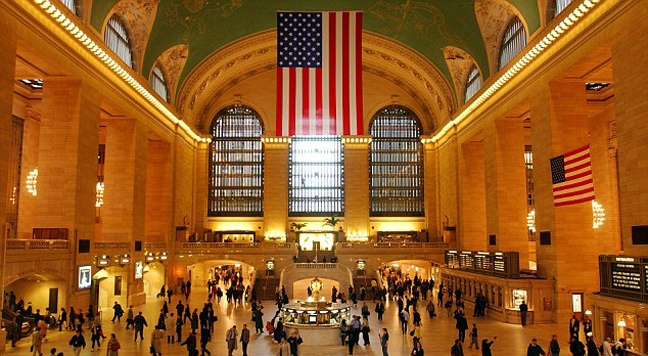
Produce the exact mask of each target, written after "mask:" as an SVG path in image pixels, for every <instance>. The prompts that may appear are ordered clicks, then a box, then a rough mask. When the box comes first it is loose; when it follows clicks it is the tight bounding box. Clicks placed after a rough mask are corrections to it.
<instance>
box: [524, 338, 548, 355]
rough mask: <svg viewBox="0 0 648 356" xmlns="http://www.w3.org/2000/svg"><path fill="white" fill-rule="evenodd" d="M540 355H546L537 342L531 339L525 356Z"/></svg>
mask: <svg viewBox="0 0 648 356" xmlns="http://www.w3.org/2000/svg"><path fill="white" fill-rule="evenodd" d="M540 355H546V353H545V352H544V350H543V349H542V347H540V345H538V340H537V339H533V340H531V343H530V344H529V348H527V356H540Z"/></svg>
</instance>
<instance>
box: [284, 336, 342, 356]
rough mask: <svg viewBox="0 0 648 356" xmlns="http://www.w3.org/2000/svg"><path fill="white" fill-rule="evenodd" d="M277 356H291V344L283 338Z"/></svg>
mask: <svg viewBox="0 0 648 356" xmlns="http://www.w3.org/2000/svg"><path fill="white" fill-rule="evenodd" d="M352 355H353V354H352ZM277 356H290V344H289V343H288V342H287V341H286V338H285V337H282V338H281V341H280V342H279V352H278V353H277Z"/></svg>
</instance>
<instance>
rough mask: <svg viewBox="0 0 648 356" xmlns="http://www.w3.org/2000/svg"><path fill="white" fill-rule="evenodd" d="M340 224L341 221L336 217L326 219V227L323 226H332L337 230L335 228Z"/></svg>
mask: <svg viewBox="0 0 648 356" xmlns="http://www.w3.org/2000/svg"><path fill="white" fill-rule="evenodd" d="M338 223H340V219H338V218H337V217H336V216H331V217H330V218H326V219H324V225H322V227H324V226H330V227H332V228H333V229H335V226H336V225H337V224H338Z"/></svg>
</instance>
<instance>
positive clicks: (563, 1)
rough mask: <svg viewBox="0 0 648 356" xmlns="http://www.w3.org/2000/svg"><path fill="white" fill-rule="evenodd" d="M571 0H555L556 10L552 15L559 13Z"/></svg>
mask: <svg viewBox="0 0 648 356" xmlns="http://www.w3.org/2000/svg"><path fill="white" fill-rule="evenodd" d="M572 1H573V0H556V11H555V12H554V17H555V16H557V15H558V14H559V13H561V12H562V11H563V10H564V9H565V8H566V7H567V6H569V4H571V2H572Z"/></svg>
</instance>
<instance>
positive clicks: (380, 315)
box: [376, 300, 385, 321]
mask: <svg viewBox="0 0 648 356" xmlns="http://www.w3.org/2000/svg"><path fill="white" fill-rule="evenodd" d="M376 314H377V315H378V321H382V320H383V314H385V304H384V303H383V302H382V300H379V301H378V303H377V304H376Z"/></svg>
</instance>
